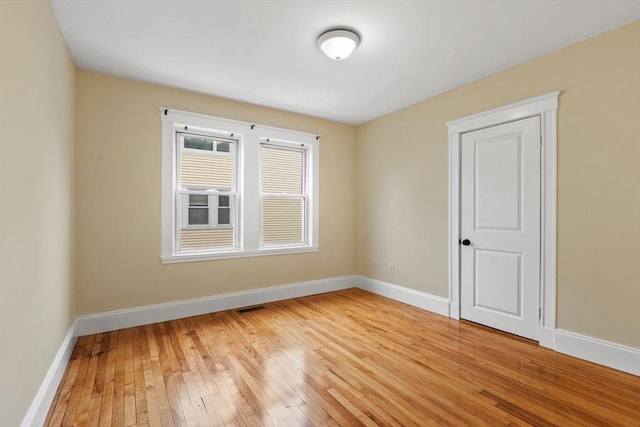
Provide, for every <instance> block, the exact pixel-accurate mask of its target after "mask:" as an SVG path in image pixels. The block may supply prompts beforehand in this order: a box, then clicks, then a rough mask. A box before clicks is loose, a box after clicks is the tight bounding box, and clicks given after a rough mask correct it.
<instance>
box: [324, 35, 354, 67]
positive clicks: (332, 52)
mask: <svg viewBox="0 0 640 427" xmlns="http://www.w3.org/2000/svg"><path fill="white" fill-rule="evenodd" d="M358 44H360V36H359V35H358V34H356V33H355V32H354V31H351V30H329V31H327V32H325V33H322V34H320V37H318V47H319V48H320V50H322V51H323V52H324V54H325V55H327V56H328V57H329V58H331V59H333V60H335V61H341V60H343V59H345V58H346V57H348V56H349V55H351V54H352V53H353V51H354V50H355V49H356V47H358Z"/></svg>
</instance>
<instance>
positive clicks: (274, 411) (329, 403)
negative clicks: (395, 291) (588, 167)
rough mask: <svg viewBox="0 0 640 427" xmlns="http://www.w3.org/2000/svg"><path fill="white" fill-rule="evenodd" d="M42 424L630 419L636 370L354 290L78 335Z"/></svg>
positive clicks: (636, 413)
mask: <svg viewBox="0 0 640 427" xmlns="http://www.w3.org/2000/svg"><path fill="white" fill-rule="evenodd" d="M46 425H50V426H59V425H78V426H84V425H113V426H133V425H151V426H161V425H162V426H197V425H199V426H218V425H220V426H222V425H226V426H261V425H264V426H278V427H282V426H303V425H304V426H307V425H309V426H311V425H319V426H324V425H341V426H351V425H370V426H373V425H402V426H410V425H419V426H426V425H456V426H467V425H469V426H478V425H490V426H498V425H513V426H515V425H536V426H547V425H562V426H577V425H621V426H622V425H627V426H638V425H640V378H638V377H635V376H633V375H629V374H625V373H622V372H619V371H615V370H612V369H608V368H604V367H602V366H598V365H595V364H592V363H589V362H585V361H581V360H578V359H574V358H572V357H569V356H565V355H562V354H559V353H555V352H553V351H551V350H548V349H545V348H541V347H539V346H538V345H537V343H533V342H531V341H528V340H525V339H521V338H517V337H513V336H511V335H508V334H504V333H501V332H497V331H494V330H491V329H488V328H484V327H481V326H477V325H474V324H472V323H468V322H459V321H455V320H451V319H448V318H446V317H442V316H439V315H436V314H432V313H429V312H426V311H423V310H420V309H417V308H414V307H411V306H408V305H405V304H402V303H399V302H396V301H392V300H389V299H386V298H382V297H379V296H376V295H373V294H370V293H367V292H364V291H361V290H357V289H350V290H346V291H340V292H334V293H330V294H323V295H316V296H311V297H306V298H298V299H293V300H287V301H281V302H276V303H271V304H265V305H264V309H259V310H255V311H249V312H245V313H238V312H237V311H226V312H221V313H213V314H209V315H203V316H197V317H191V318H186V319H180V320H175V321H170V322H163V323H157V324H153V325H147V326H141V327H137V328H130V329H123V330H119V331H114V332H110V333H104V334H96V335H90V336H85V337H80V338H79V339H78V342H77V344H76V347H75V350H74V352H73V355H72V357H71V360H70V362H69V365H68V367H67V370H66V373H65V375H64V378H63V380H62V383H61V385H60V388H59V390H58V393H57V394H56V397H55V400H54V403H53V405H52V408H51V410H50V412H49V416H48V418H47V422H46Z"/></svg>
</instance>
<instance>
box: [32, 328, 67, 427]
mask: <svg viewBox="0 0 640 427" xmlns="http://www.w3.org/2000/svg"><path fill="white" fill-rule="evenodd" d="M77 326H78V321H77V320H74V322H73V323H72V324H71V327H70V328H69V331H68V332H67V335H66V336H65V337H64V340H63V341H62V345H60V348H59V349H58V352H57V353H56V356H55V357H54V359H53V362H52V363H51V366H50V367H49V370H48V371H47V374H46V375H45V377H44V380H43V381H42V384H40V388H39V389H38V392H37V393H36V397H35V398H34V399H33V402H31V406H30V407H29V410H28V411H27V414H26V415H25V416H24V419H23V420H22V423H21V424H20V426H21V427H35V426H41V425H43V424H44V421H45V419H46V418H47V414H48V413H49V408H50V407H51V403H52V402H53V398H54V397H55V395H56V391H57V390H58V385H60V381H61V380H62V376H63V375H64V371H65V370H66V369H67V363H68V362H69V358H70V357H71V353H72V352H73V347H74V346H75V345H76V338H77V337H78V334H77Z"/></svg>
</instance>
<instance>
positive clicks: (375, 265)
mask: <svg viewBox="0 0 640 427" xmlns="http://www.w3.org/2000/svg"><path fill="white" fill-rule="evenodd" d="M373 269H374V270H377V269H378V261H376V260H375V259H374V260H373Z"/></svg>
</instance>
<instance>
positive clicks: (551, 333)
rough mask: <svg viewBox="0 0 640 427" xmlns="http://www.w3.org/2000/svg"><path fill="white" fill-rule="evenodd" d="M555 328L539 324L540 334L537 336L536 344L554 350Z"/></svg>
mask: <svg viewBox="0 0 640 427" xmlns="http://www.w3.org/2000/svg"><path fill="white" fill-rule="evenodd" d="M555 332H556V330H555V329H552V328H545V327H543V326H540V334H539V336H538V344H540V346H541V347H546V348H550V349H551V350H555V348H556V334H555Z"/></svg>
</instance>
